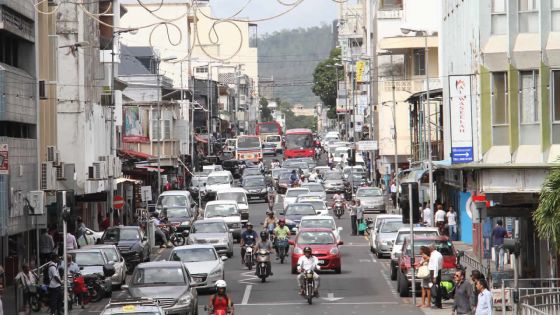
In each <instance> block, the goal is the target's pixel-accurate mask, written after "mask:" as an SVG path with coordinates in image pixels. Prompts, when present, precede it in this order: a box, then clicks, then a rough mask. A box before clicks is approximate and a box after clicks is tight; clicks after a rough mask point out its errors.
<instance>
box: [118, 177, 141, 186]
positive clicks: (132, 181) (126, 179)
mask: <svg viewBox="0 0 560 315" xmlns="http://www.w3.org/2000/svg"><path fill="white" fill-rule="evenodd" d="M115 181H116V183H117V185H118V184H121V183H126V182H130V183H134V184H142V181H141V180H138V179H132V178H125V177H119V178H117V179H116V180H115Z"/></svg>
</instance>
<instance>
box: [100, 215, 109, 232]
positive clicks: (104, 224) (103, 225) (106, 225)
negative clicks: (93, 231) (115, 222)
mask: <svg viewBox="0 0 560 315" xmlns="http://www.w3.org/2000/svg"><path fill="white" fill-rule="evenodd" d="M109 215H110V214H107V215H105V217H104V218H103V221H102V222H101V226H100V227H99V228H100V229H101V231H105V230H106V229H108V228H109V227H110V226H111V219H110V218H109Z"/></svg>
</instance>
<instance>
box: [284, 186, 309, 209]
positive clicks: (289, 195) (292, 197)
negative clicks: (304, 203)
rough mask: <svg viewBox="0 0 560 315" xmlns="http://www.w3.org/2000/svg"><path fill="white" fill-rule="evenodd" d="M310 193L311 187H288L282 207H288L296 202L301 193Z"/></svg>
mask: <svg viewBox="0 0 560 315" xmlns="http://www.w3.org/2000/svg"><path fill="white" fill-rule="evenodd" d="M308 193H309V189H307V188H288V190H287V191H286V195H285V196H284V202H283V204H282V207H283V208H284V209H286V207H287V206H288V205H289V204H291V203H294V202H296V200H297V197H298V196H299V195H303V194H308Z"/></svg>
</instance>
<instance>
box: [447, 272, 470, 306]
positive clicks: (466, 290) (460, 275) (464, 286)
mask: <svg viewBox="0 0 560 315" xmlns="http://www.w3.org/2000/svg"><path fill="white" fill-rule="evenodd" d="M473 300H474V297H473V286H472V285H471V284H470V283H469V282H468V281H466V280H465V270H464V269H459V270H457V271H455V295H454V298H453V307H452V312H451V315H470V314H471V313H472V305H473Z"/></svg>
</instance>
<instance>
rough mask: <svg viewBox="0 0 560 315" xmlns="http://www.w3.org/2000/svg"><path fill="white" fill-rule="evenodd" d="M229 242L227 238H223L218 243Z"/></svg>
mask: <svg viewBox="0 0 560 315" xmlns="http://www.w3.org/2000/svg"><path fill="white" fill-rule="evenodd" d="M228 242H229V239H228V238H227V237H224V238H222V239H221V240H220V243H222V244H227V243H228Z"/></svg>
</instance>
